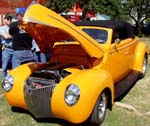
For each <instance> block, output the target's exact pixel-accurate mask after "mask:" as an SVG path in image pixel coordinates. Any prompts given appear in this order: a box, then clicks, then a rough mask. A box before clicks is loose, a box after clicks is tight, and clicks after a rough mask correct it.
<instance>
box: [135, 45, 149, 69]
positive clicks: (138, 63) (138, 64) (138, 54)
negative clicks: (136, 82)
mask: <svg viewBox="0 0 150 126" xmlns="http://www.w3.org/2000/svg"><path fill="white" fill-rule="evenodd" d="M145 54H146V55H147V54H148V53H147V47H146V44H145V43H144V42H139V43H138V44H137V46H136V50H135V55H134V61H133V70H137V71H140V72H142V65H143V60H144V55H145Z"/></svg>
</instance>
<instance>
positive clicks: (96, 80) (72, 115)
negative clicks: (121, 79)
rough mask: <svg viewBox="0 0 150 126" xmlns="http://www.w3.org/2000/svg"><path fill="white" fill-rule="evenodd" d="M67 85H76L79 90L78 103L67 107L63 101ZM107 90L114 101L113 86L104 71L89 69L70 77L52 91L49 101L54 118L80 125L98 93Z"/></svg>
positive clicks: (88, 114)
mask: <svg viewBox="0 0 150 126" xmlns="http://www.w3.org/2000/svg"><path fill="white" fill-rule="evenodd" d="M69 84H76V85H78V87H79V88H80V98H79V101H78V102H77V103H76V104H75V105H73V106H68V105H67V104H66V103H65V101H64V94H65V90H66V88H67V86H68V85H69ZM106 88H107V91H108V90H110V92H111V101H112V102H113V100H114V86H113V81H112V78H111V76H110V74H109V73H108V72H106V71H104V70H98V69H91V70H85V71H80V72H78V73H77V74H76V75H70V76H68V77H66V78H65V79H64V80H62V81H61V82H60V84H58V85H57V86H56V88H55V89H54V92H53V95H52V101H51V107H52V113H53V114H54V116H55V117H59V118H62V119H65V120H67V121H69V122H72V123H81V122H83V121H85V120H86V119H87V118H88V117H89V116H90V114H91V112H92V110H93V108H94V106H95V103H96V100H97V98H98V96H99V95H100V93H101V92H102V91H103V90H105V89H106Z"/></svg>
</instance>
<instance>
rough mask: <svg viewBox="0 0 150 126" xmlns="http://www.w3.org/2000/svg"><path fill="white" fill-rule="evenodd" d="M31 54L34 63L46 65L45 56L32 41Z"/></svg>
mask: <svg viewBox="0 0 150 126" xmlns="http://www.w3.org/2000/svg"><path fill="white" fill-rule="evenodd" d="M32 52H33V55H34V60H35V61H36V62H41V63H46V55H45V53H42V52H41V51H40V48H39V46H38V45H37V43H36V42H35V40H33V41H32Z"/></svg>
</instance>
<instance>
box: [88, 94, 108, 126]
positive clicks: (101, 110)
mask: <svg viewBox="0 0 150 126" xmlns="http://www.w3.org/2000/svg"><path fill="white" fill-rule="evenodd" d="M107 104H108V96H107V94H106V93H105V92H102V93H101V95H100V96H99V98H98V100H97V102H96V104H95V107H94V110H93V112H92V115H91V117H90V122H91V123H92V124H94V125H96V126H99V125H100V124H102V123H103V121H104V119H105V115H106V110H107Z"/></svg>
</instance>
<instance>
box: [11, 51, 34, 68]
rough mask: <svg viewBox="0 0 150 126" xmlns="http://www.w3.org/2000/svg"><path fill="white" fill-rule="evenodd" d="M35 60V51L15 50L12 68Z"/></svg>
mask: <svg viewBox="0 0 150 126" xmlns="http://www.w3.org/2000/svg"><path fill="white" fill-rule="evenodd" d="M32 61H34V60H33V53H32V51H31V50H17V51H14V54H13V58H12V68H13V69H14V68H16V67H17V66H19V65H21V64H23V63H27V62H32Z"/></svg>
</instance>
